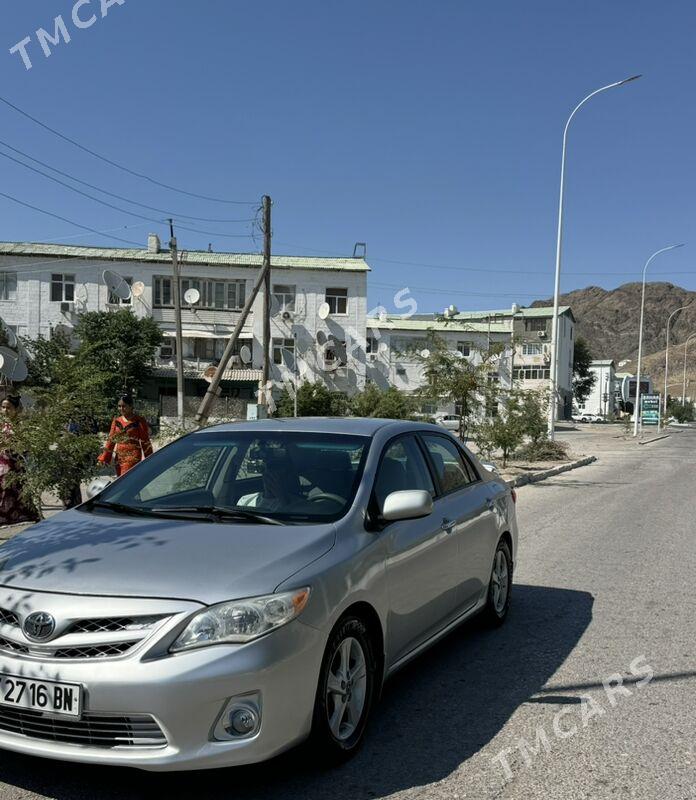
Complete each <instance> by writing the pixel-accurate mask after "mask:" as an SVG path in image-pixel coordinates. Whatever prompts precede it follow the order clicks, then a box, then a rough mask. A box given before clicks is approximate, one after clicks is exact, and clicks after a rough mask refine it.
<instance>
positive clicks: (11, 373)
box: [0, 347, 29, 383]
mask: <svg viewBox="0 0 696 800" xmlns="http://www.w3.org/2000/svg"><path fill="white" fill-rule="evenodd" d="M0 374H2V375H4V376H5V377H6V378H7V379H8V380H10V381H12V382H13V383H15V382H16V383H21V381H23V380H25V378H26V377H27V375H28V374H29V370H28V369H27V364H26V362H25V361H24V359H23V358H22V357H21V356H18V355H17V353H15V352H13V351H12V350H10V348H9V347H0Z"/></svg>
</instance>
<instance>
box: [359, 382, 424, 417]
mask: <svg viewBox="0 0 696 800" xmlns="http://www.w3.org/2000/svg"><path fill="white" fill-rule="evenodd" d="M414 405H415V404H414V401H413V399H412V398H411V397H409V396H408V395H406V394H404V392H401V391H399V390H398V389H397V388H396V387H395V386H390V387H389V388H388V389H385V390H382V389H379V388H378V387H377V386H376V385H375V384H374V383H368V385H367V386H366V387H365V389H364V390H363V391H362V392H359V393H358V394H356V395H355V396H354V397H353V398H352V399H351V401H350V411H351V414H352V415H353V416H355V417H376V418H379V419H412V417H413V413H414Z"/></svg>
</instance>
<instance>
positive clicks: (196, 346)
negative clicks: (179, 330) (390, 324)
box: [0, 235, 370, 414]
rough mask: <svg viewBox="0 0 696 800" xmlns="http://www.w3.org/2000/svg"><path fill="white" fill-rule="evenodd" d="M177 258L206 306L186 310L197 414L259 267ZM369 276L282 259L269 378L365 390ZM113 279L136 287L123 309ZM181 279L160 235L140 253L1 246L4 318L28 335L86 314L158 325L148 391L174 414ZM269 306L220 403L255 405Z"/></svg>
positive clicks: (275, 270)
mask: <svg viewBox="0 0 696 800" xmlns="http://www.w3.org/2000/svg"><path fill="white" fill-rule="evenodd" d="M179 256H180V264H181V293H182V298H183V296H184V293H186V291H187V290H189V289H196V290H197V292H196V293H190V294H189V295H188V296H189V297H191V296H193V297H198V299H197V300H196V302H191V303H186V302H184V301H183V300H182V303H183V308H182V325H183V356H184V366H185V375H186V396H187V406H189V409H190V410H195V406H196V405H197V402H198V398H200V397H201V396H202V395H203V394H204V393H205V390H206V388H207V383H206V378H209V377H210V371H211V367H214V366H215V365H216V364H217V363H218V361H219V359H220V356H221V355H222V352H223V350H224V348H225V344H226V342H227V340H228V338H229V336H230V334H231V332H232V330H233V329H234V327H235V324H236V323H237V321H238V319H239V316H240V312H241V310H242V308H243V306H244V303H245V301H246V298H247V296H248V294H249V293H250V292H251V290H252V287H253V284H254V281H255V278H256V276H257V275H258V271H259V268H260V267H261V264H262V257H261V256H260V255H258V254H248V253H212V252H200V251H183V252H181V253H180V254H179ZM369 269H370V268H369V266H368V264H367V262H366V261H365V260H364V258H315V257H300V256H282V255H277V256H275V255H274V256H273V259H272V270H271V283H272V292H273V299H272V307H271V313H272V318H271V336H272V361H273V364H272V378H273V380H274V382H275V383H276V384H277V385H281V383H282V381H283V380H288V379H292V378H293V376H294V375H295V372H296V370H298V369H299V368H300V367H301V372H302V373H303V374H304V375H305V377H307V378H309V379H311V380H323V381H324V382H325V383H326V384H327V385H328V386H329V387H330V388H331V389H334V390H336V391H342V392H347V393H354V392H355V391H358V390H360V389H362V388H363V387H364V385H365V362H366V358H365V352H364V346H361V343H363V342H364V331H365V324H366V306H367V301H366V296H367V274H368V272H369ZM105 270H110V271H112V272H115V273H117V274H118V275H120V276H121V277H123V278H124V280H125V281H126V282H127V283H129V284H131V285H135V284H137V287H136V291H135V292H133V293H132V295H131V297H130V298H128V299H127V300H121V299H119V298H118V297H116V296H114V295H113V294H112V293H110V291H109V288H108V286H107V285H106V283H105V280H104V277H103V273H104V271H105ZM172 280H173V278H172V262H171V255H170V253H169V252H168V251H167V250H165V249H163V248H162V246H161V244H160V240H159V238H158V237H157V236H155V235H150V237H149V238H148V242H147V246H144V247H143V248H142V249H137V248H136V249H124V248H102V247H73V246H66V245H57V244H39V243H13V242H5V243H0V317H2V319H3V320H4V322H5V323H6V325H8V327H10V328H11V329H12V330H14V331H15V333H17V334H18V335H19V336H26V337H30V338H36V337H38V336H46V337H47V336H50V335H51V333H52V331H54V330H55V329H56V328H58V327H62V328H64V329H66V330H68V331H70V330H71V329H72V327H73V326H74V324H75V322H76V320H77V317H78V315H79V314H80V313H83V312H87V311H108V310H114V309H118V308H120V307H123V306H127V307H129V308H130V309H131V310H132V311H133V313H134V314H136V315H137V316H150V317H152V319H154V320H155V321H156V322H157V324H158V325H159V326H160V328H161V329H162V333H163V334H164V337H165V338H164V341H163V346H162V347H161V349H160V351H159V353H158V356H157V360H156V371H155V376H154V380H153V381H151V382H150V385H149V386H148V387H146V388H145V390H144V391H145V396H147V398H148V399H150V400H153V401H157V402H159V403H160V405H161V406H162V411H163V413H165V414H168V413H173V409H174V407H175V394H176V372H175V360H174V359H175V348H176V341H175V338H174V337H175V318H174V307H173V293H172ZM262 303H263V298H262V296H261V295H259V296H258V297H257V298H256V300H255V302H254V305H253V306H252V310H251V312H250V314H249V316H248V318H247V321H246V323H245V325H244V328H243V330H242V334H241V337H240V341H239V347H238V351H237V353H236V355H235V356H234V357H233V359H232V362H231V363H230V365H229V368H228V369H227V371H226V372H225V375H224V380H223V383H222V396H223V397H230V398H239V399H240V400H242V401H246V400H251V399H253V398H255V397H256V392H257V389H258V384H259V380H260V378H261V368H262V362H263V350H262V341H263V330H262V319H263V311H262ZM322 306H324V308H323V309H322ZM320 309H321V315H320V313H319V312H320ZM327 309H328V313H327ZM347 344H348V345H349V346H347ZM243 346H246V347H243ZM296 355H297V359H296V357H295V356H296ZM243 356H247V358H243ZM244 405H245V404H244Z"/></svg>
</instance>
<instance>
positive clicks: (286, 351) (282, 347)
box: [273, 338, 295, 365]
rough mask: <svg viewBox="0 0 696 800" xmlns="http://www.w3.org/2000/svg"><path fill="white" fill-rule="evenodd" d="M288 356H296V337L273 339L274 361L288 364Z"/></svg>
mask: <svg viewBox="0 0 696 800" xmlns="http://www.w3.org/2000/svg"><path fill="white" fill-rule="evenodd" d="M288 358H292V359H294V358H295V340H294V339H275V338H274V339H273V363H274V364H285V365H287V359H288Z"/></svg>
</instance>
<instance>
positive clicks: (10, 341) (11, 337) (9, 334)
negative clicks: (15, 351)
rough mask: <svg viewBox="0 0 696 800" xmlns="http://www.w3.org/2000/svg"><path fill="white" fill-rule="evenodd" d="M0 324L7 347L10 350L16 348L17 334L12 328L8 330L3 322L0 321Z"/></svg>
mask: <svg viewBox="0 0 696 800" xmlns="http://www.w3.org/2000/svg"><path fill="white" fill-rule="evenodd" d="M0 324H2V330H3V333H4V334H5V338H6V339H7V346H8V347H12V348H15V347H17V342H18V340H17V334H16V333H15V332H14V331H13V330H12V328H9V327H8V326H7V325H6V324H5V323H4V322H3V320H0Z"/></svg>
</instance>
